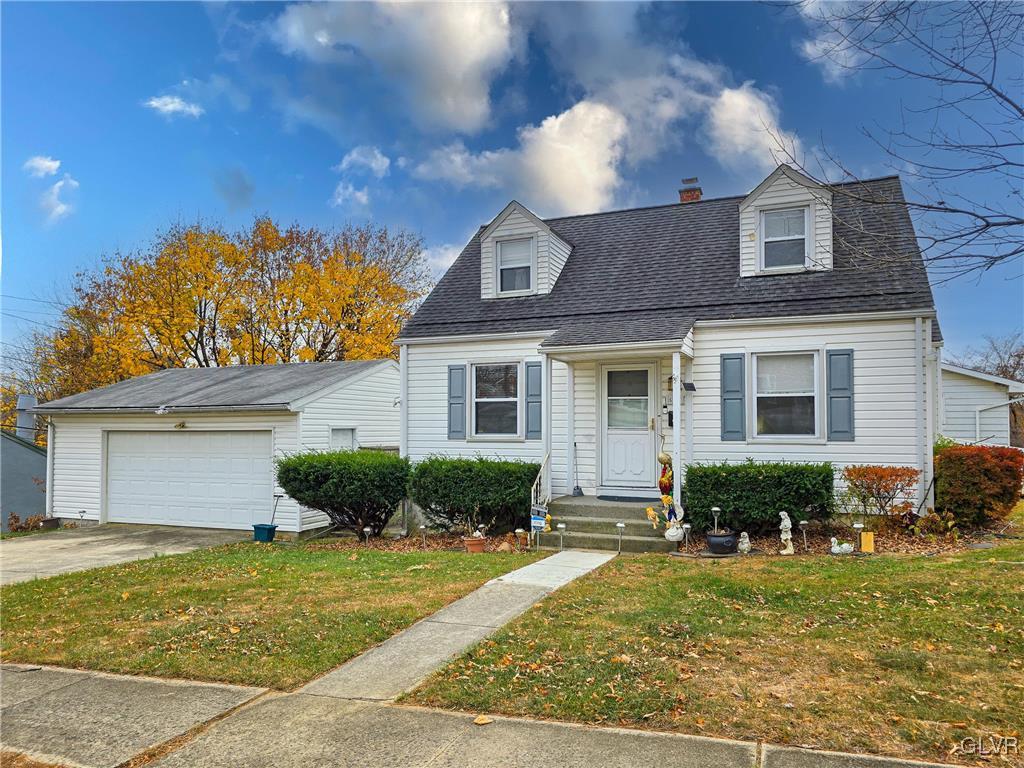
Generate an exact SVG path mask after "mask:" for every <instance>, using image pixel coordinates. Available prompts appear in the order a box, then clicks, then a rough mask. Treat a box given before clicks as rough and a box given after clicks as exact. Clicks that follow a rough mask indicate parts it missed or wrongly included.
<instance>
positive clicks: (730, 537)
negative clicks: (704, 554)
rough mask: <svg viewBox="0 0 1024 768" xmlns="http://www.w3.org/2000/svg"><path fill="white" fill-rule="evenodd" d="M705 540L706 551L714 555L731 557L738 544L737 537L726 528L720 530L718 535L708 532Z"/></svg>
mask: <svg viewBox="0 0 1024 768" xmlns="http://www.w3.org/2000/svg"><path fill="white" fill-rule="evenodd" d="M706 538H707V542H708V551H709V552H711V553H712V554H714V555H731V554H732V553H733V552H735V551H736V547H737V545H738V544H739V535H738V534H736V533H733V532H732V531H730V530H729V529H728V528H725V529H722V530H720V531H719V532H718V533H712V532H711V531H708V533H707V535H706Z"/></svg>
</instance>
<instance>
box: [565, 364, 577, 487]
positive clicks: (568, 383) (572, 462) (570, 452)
mask: <svg viewBox="0 0 1024 768" xmlns="http://www.w3.org/2000/svg"><path fill="white" fill-rule="evenodd" d="M566 366H567V368H568V371H567V372H566V379H565V400H566V409H565V427H566V429H565V437H566V441H565V455H566V458H567V460H566V462H565V487H566V488H567V489H569V492H570V493H571V492H572V491H573V490H575V487H576V480H577V478H576V477H575V474H576V471H575V470H576V365H575V363H573V362H572V361H571V360H569V361H567V362H566Z"/></svg>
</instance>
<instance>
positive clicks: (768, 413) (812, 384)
mask: <svg viewBox="0 0 1024 768" xmlns="http://www.w3.org/2000/svg"><path fill="white" fill-rule="evenodd" d="M753 359H754V388H755V389H754V423H755V425H756V428H757V434H758V435H759V436H768V435H771V436H780V437H787V436H793V437H796V436H800V437H808V436H810V437H814V436H817V435H818V406H817V394H818V355H817V353H815V352H798V353H785V354H774V353H772V354H755V355H754V356H753Z"/></svg>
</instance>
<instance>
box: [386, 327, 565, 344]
mask: <svg viewBox="0 0 1024 768" xmlns="http://www.w3.org/2000/svg"><path fill="white" fill-rule="evenodd" d="M552 333H554V331H553V330H547V331H543V330H542V331H511V332H506V333H462V334H458V335H453V336H423V337H415V336H414V337H413V338H411V339H405V338H399V339H396V340H395V344H397V345H399V346H405V345H412V344H448V343H450V342H459V341H503V340H505V339H543V338H544V337H546V336H550V335H551V334H552Z"/></svg>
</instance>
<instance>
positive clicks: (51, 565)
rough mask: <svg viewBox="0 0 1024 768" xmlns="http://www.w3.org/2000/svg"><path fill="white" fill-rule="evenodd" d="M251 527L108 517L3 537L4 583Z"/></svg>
mask: <svg viewBox="0 0 1024 768" xmlns="http://www.w3.org/2000/svg"><path fill="white" fill-rule="evenodd" d="M251 536H252V533H250V532H249V531H225V530H216V529H211V528H174V527H171V526H165V525H120V524H117V523H108V524H106V525H93V526H89V527H87V528H75V529H72V530H64V531H55V532H53V533H40V534H36V535H35V536H23V537H21V538H16V539H4V540H2V541H0V584H14V583H16V582H19V581H28V580H29V579H34V578H45V577H47V576H56V575H57V574H60V573H70V572H71V571H84V570H87V569H89V568H99V567H100V566H103V565H114V564H116V563H124V562H127V561H129V560H142V559H145V558H147V557H153V556H154V555H176V554H180V553H182V552H191V551H192V550H194V549H202V548H203V547H215V546H217V545H219V544H230V543H231V542H234V541H243V540H245V539H248V538H250V537H251Z"/></svg>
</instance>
